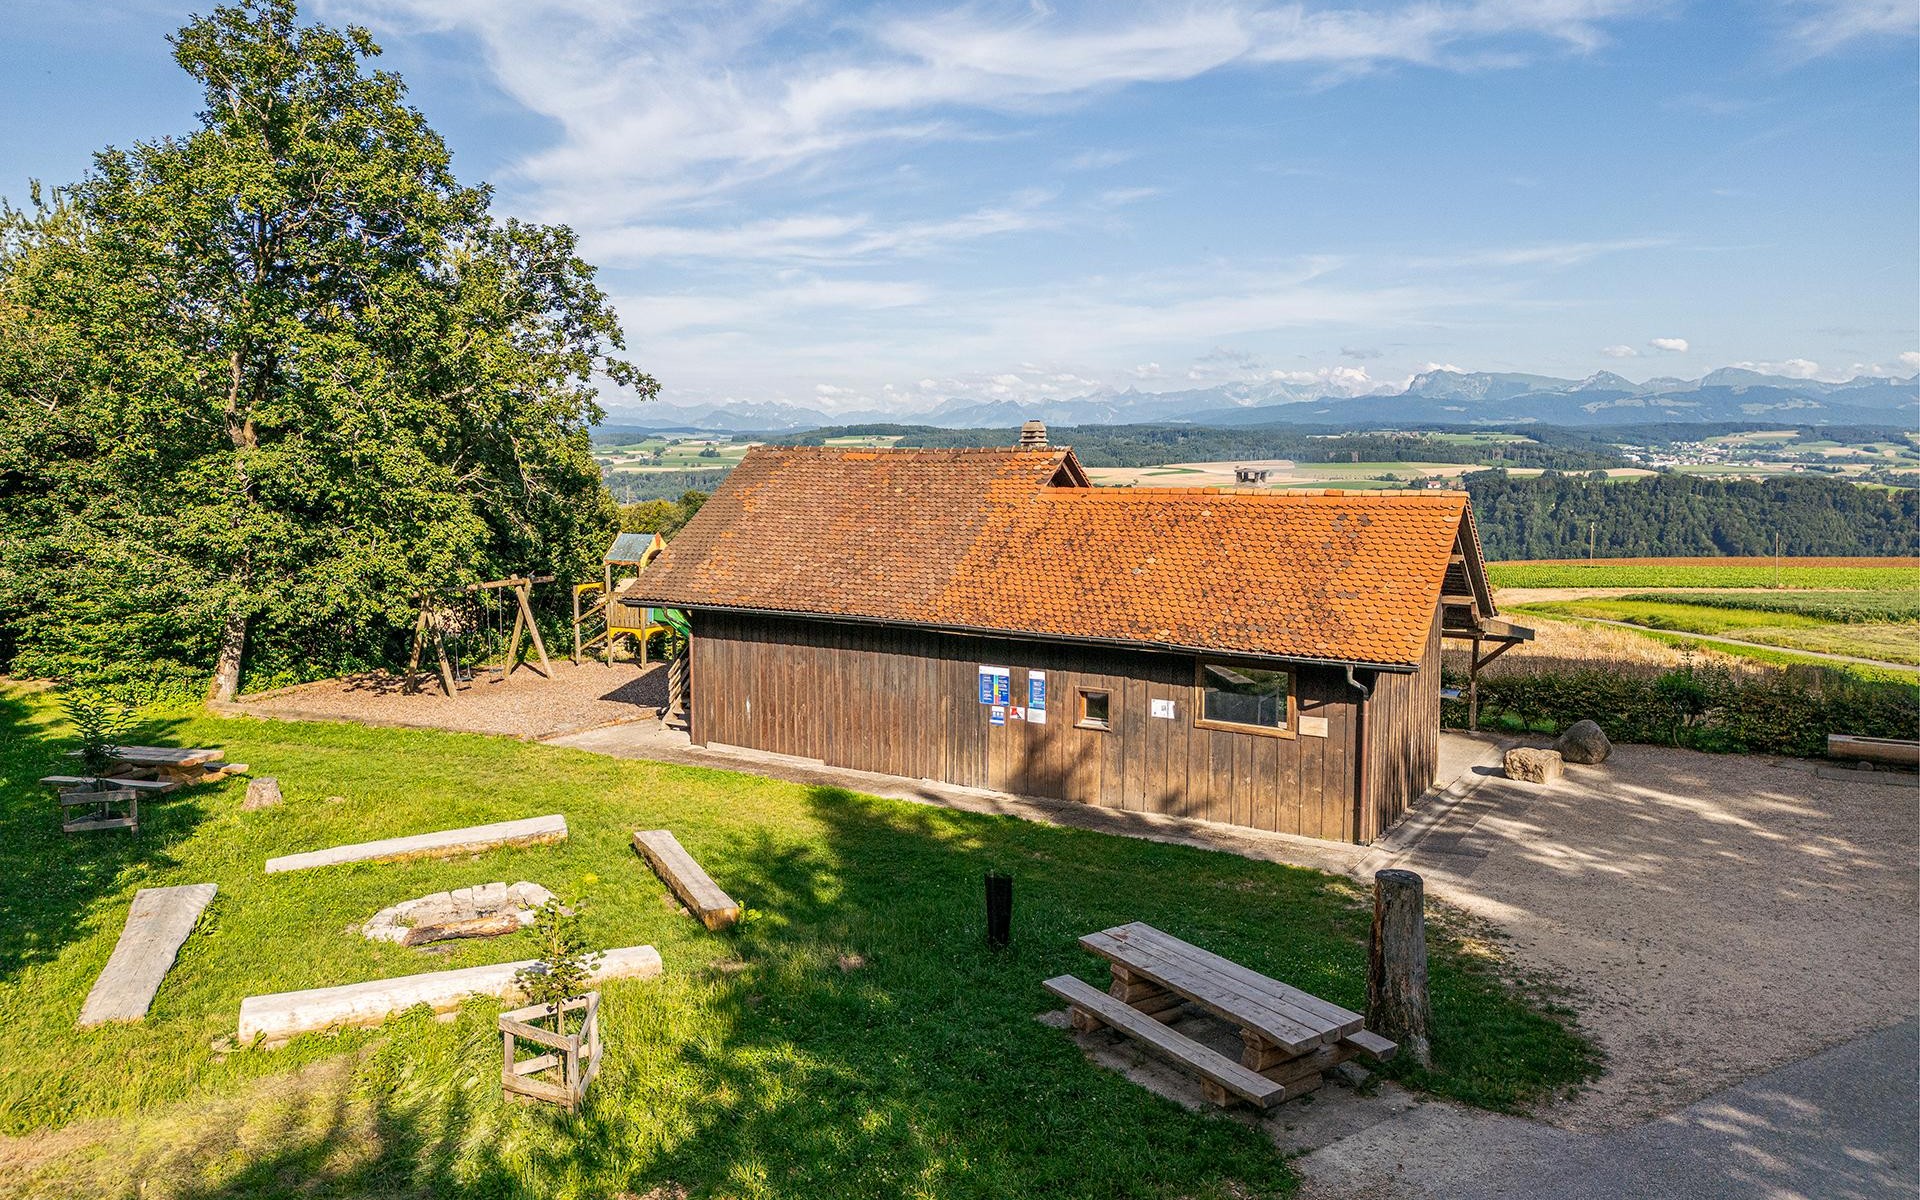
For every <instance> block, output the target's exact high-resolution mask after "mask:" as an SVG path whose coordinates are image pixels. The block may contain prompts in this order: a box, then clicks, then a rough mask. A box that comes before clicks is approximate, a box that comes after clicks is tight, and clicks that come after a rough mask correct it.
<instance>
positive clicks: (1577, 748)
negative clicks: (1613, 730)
mask: <svg viewBox="0 0 1920 1200" xmlns="http://www.w3.org/2000/svg"><path fill="white" fill-rule="evenodd" d="M1553 748H1554V749H1555V750H1558V751H1559V752H1560V757H1561V758H1563V759H1565V760H1567V761H1568V762H1570V763H1598V762H1605V761H1607V755H1609V754H1612V753H1613V743H1612V742H1609V741H1608V740H1607V735H1606V734H1605V733H1603V732H1602V731H1601V729H1600V726H1598V725H1596V724H1594V723H1593V722H1592V721H1575V722H1574V723H1573V724H1572V725H1569V726H1568V727H1567V731H1566V732H1565V733H1563V734H1561V735H1560V740H1559V741H1557V742H1555V743H1554V744H1553Z"/></svg>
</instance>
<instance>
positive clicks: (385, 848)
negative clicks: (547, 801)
mask: <svg viewBox="0 0 1920 1200" xmlns="http://www.w3.org/2000/svg"><path fill="white" fill-rule="evenodd" d="M566 840H567V819H566V817H564V816H562V815H561V814H559V813H554V814H553V815H552V816H547V817H526V818H523V819H522V820H518V821H499V822H496V823H494V824H492V825H473V826H470V827H468V828H466V829H442V830H439V831H437V832H434V833H417V834H414V835H413V836H411V837H397V838H382V839H381V840H379V841H377V842H356V843H354V844H353V845H351V846H332V847H329V848H327V849H325V850H310V851H308V852H307V853H305V854H283V855H281V856H280V857H278V858H270V859H268V860H267V874H269V875H277V874H279V873H280V872H282V871H304V870H307V869H309V868H312V867H333V866H339V865H340V864H342V863H356V862H404V861H405V860H407V859H413V858H452V857H454V856H456V855H460V854H478V853H479V852H480V851H482V850H494V849H498V848H499V847H501V846H540V845H546V844H547V843H550V842H564V841H566Z"/></svg>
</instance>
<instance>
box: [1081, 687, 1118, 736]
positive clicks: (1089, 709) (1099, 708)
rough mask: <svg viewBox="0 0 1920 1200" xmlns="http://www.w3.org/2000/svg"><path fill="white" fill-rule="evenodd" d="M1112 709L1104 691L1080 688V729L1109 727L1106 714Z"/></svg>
mask: <svg viewBox="0 0 1920 1200" xmlns="http://www.w3.org/2000/svg"><path fill="white" fill-rule="evenodd" d="M1111 711H1112V708H1111V704H1110V702H1109V700H1108V697H1107V693H1106V692H1097V691H1089V690H1088V689H1086V688H1081V689H1080V720H1079V725H1080V728H1082V729H1109V728H1112V727H1111V726H1110V725H1108V724H1107V716H1108V714H1109V713H1110V712H1111Z"/></svg>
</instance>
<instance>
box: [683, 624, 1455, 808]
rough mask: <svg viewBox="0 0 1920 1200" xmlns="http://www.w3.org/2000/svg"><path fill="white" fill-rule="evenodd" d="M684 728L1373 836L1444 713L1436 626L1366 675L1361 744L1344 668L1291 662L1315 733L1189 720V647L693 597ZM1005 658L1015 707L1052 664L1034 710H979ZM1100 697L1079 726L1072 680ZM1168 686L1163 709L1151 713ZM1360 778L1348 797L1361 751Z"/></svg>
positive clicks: (1036, 789)
mask: <svg viewBox="0 0 1920 1200" xmlns="http://www.w3.org/2000/svg"><path fill="white" fill-rule="evenodd" d="M694 632H695V636H694V638H693V660H692V661H693V671H694V676H693V706H694V711H693V713H692V730H693V736H694V739H695V740H696V741H697V742H699V743H701V744H703V745H704V744H707V743H709V742H714V743H720V744H724V745H734V746H745V747H751V748H753V749H756V750H765V751H769V752H772V753H775V754H790V755H795V756H798V757H802V758H811V759H817V760H819V761H822V762H825V763H827V764H829V765H832V766H840V767H848V768H851V769H855V770H862V771H876V772H880V773H883V774H888V775H899V776H904V777H907V778H913V779H935V780H943V781H945V782H948V783H955V784H960V785H962V786H966V787H981V788H991V789H994V790H996V791H1004V792H1012V793H1015V794H1019V795H1026V796H1044V797H1050V798H1058V799H1065V800H1073V801H1077V802H1079V803H1083V804H1097V805H1104V806H1107V807H1112V808H1120V809H1126V810H1128V811H1134V812H1153V813H1168V814H1172V815H1174V816H1182V817H1197V818H1202V819H1206V820H1212V821H1227V822H1232V823H1234V824H1239V825H1249V826H1252V827H1254V828H1257V829H1268V830H1274V831H1277V832H1281V833H1294V834H1302V835H1304V836H1307V837H1318V838H1330V839H1337V840H1342V841H1352V840H1355V839H1368V840H1370V839H1371V838H1373V837H1377V836H1378V835H1379V834H1380V833H1382V832H1384V831H1385V830H1386V828H1387V827H1388V826H1389V825H1391V824H1392V823H1393V822H1394V821H1397V820H1398V819H1399V818H1400V817H1401V816H1402V815H1404V813H1405V811H1406V807H1407V805H1408V804H1409V803H1410V802H1411V801H1412V800H1413V799H1414V798H1415V797H1417V796H1418V795H1419V794H1420V793H1421V792H1422V791H1424V790H1425V789H1426V787H1427V786H1428V785H1429V784H1430V783H1431V782H1432V779H1433V773H1434V768H1435V763H1436V762H1437V757H1438V746H1439V742H1438V738H1439V726H1440V698H1439V625H1438V621H1437V620H1436V622H1435V625H1434V633H1433V637H1432V639H1431V644H1430V647H1429V651H1428V654H1427V660H1428V661H1427V663H1426V664H1425V665H1423V666H1422V668H1421V670H1420V671H1419V673H1417V674H1413V675H1389V674H1385V673H1382V674H1380V675H1379V677H1378V679H1377V681H1376V686H1375V691H1374V699H1373V700H1372V701H1371V702H1370V705H1369V708H1370V711H1369V713H1368V729H1367V741H1368V745H1367V746H1366V747H1361V746H1358V745H1357V744H1356V740H1355V734H1356V724H1357V723H1356V720H1355V717H1356V713H1357V706H1356V704H1355V699H1356V697H1355V694H1354V693H1353V692H1352V690H1351V689H1349V688H1348V687H1347V684H1346V680H1345V678H1344V674H1343V672H1341V671H1337V670H1333V669H1330V668H1316V667H1301V668H1299V669H1298V671H1297V673H1296V676H1295V686H1296V693H1297V705H1298V713H1299V715H1300V716H1303V717H1324V718H1325V719H1326V721H1327V736H1326V737H1324V738H1322V737H1305V736H1302V737H1296V738H1276V737H1266V736H1262V735H1259V734H1249V733H1237V732H1234V731H1232V730H1221V729H1205V728H1200V727H1197V726H1195V725H1194V723H1193V718H1194V712H1193V704H1194V701H1195V689H1194V660H1193V659H1192V658H1191V657H1188V656H1184V655H1174V654H1157V653H1148V652H1133V651H1125V650H1108V649H1104V648H1099V647H1078V646H1059V645H1046V644H1040V643H1027V642H1014V641H1008V640H1003V639H997V638H983V637H963V636H955V635H949V634H940V633H932V632H927V631H921V630H911V629H888V628H877V627H863V626H854V625H836V624H828V623H825V622H814V621H805V620H797V619H793V620H790V619H776V618H759V617H751V618H749V617H742V616H738V615H733V614H726V613H719V612H712V611H703V612H698V613H695V614H694ZM983 665H991V666H1002V667H1008V668H1010V669H1011V670H1012V686H1013V699H1014V701H1015V702H1016V703H1018V704H1020V705H1021V706H1023V707H1024V706H1025V703H1026V699H1027V679H1028V672H1030V671H1044V672H1046V676H1047V721H1046V723H1045V724H1044V725H1037V724H1033V723H1031V722H1021V721H1014V720H1011V719H1009V720H1008V721H1007V723H1006V724H1005V725H992V724H990V723H989V721H988V709H987V706H985V705H982V704H980V703H979V702H978V688H979V675H978V669H979V668H980V667H981V666H983ZM1081 688H1093V689H1097V690H1103V691H1106V692H1107V693H1108V694H1109V695H1110V696H1111V698H1112V699H1111V704H1112V713H1111V721H1110V724H1111V728H1110V729H1106V730H1098V729H1080V728H1077V727H1076V726H1075V718H1076V717H1077V715H1078V712H1079V689H1081ZM1154 700H1172V701H1173V702H1174V711H1175V714H1176V715H1175V718H1174V719H1173V720H1166V719H1164V718H1156V717H1153V716H1151V715H1149V714H1150V709H1151V702H1152V701H1154ZM1363 753H1365V754H1367V755H1368V770H1369V775H1370V778H1369V780H1368V788H1367V790H1368V793H1369V795H1368V796H1367V797H1366V799H1365V802H1364V803H1356V797H1355V793H1354V789H1355V784H1356V774H1357V771H1358V764H1359V756H1360V755H1361V754H1363Z"/></svg>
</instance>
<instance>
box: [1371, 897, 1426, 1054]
mask: <svg viewBox="0 0 1920 1200" xmlns="http://www.w3.org/2000/svg"><path fill="white" fill-rule="evenodd" d="M1431 1011H1432V1010H1431V1008H1430V1007H1429V1004H1428V1001H1427V918H1426V896H1425V883H1424V881H1423V880H1422V879H1421V878H1420V876H1419V875H1417V874H1415V873H1414V872H1412V871H1397V870H1387V871H1376V872H1375V873H1374V876H1373V936H1372V938H1371V940H1370V941H1369V942H1368V945H1367V1028H1368V1029H1370V1030H1372V1031H1373V1032H1374V1033H1377V1034H1380V1035H1381V1036H1383V1037H1386V1038H1391V1039H1392V1040H1393V1041H1396V1042H1398V1043H1400V1048H1401V1049H1402V1050H1404V1051H1405V1052H1406V1053H1408V1054H1410V1055H1411V1056H1412V1057H1413V1060H1414V1061H1415V1062H1417V1063H1419V1064H1420V1065H1421V1066H1423V1067H1427V1066H1431V1065H1433V1052H1432V1048H1431V1044H1430V1043H1429V1041H1428V1037H1427V1027H1428V1025H1429V1024H1430V1017H1431Z"/></svg>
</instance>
